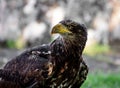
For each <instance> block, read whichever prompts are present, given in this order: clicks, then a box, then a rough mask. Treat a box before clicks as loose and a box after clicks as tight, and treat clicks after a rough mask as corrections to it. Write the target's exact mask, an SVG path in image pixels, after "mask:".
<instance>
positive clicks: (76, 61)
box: [0, 20, 88, 88]
mask: <svg viewBox="0 0 120 88" xmlns="http://www.w3.org/2000/svg"><path fill="white" fill-rule="evenodd" d="M51 33H52V34H54V33H59V34H60V37H58V38H57V39H55V40H54V41H53V42H51V43H50V44H46V45H41V46H37V47H35V48H31V49H28V50H26V51H24V52H23V53H22V54H21V55H19V56H17V57H16V58H14V59H12V60H11V61H9V62H8V63H7V64H6V65H5V67H4V68H3V69H1V70H0V77H1V78H2V80H1V81H0V85H2V84H4V83H11V84H13V85H14V86H19V87H20V88H79V87H80V86H81V85H82V83H83V82H84V81H85V79H86V76H87V73H88V67H87V65H86V64H85V62H84V60H83V58H82V51H83V49H84V47H85V44H86V40H87V31H86V27H85V26H84V25H82V24H79V23H76V22H74V21H71V20H64V21H61V22H60V23H59V24H57V25H55V26H54V27H53V29H52V32H51ZM9 86H10V85H9ZM19 87H9V88H19ZM0 88H6V87H4V86H3V87H0Z"/></svg>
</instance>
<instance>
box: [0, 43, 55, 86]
mask: <svg viewBox="0 0 120 88" xmlns="http://www.w3.org/2000/svg"><path fill="white" fill-rule="evenodd" d="M53 65H54V64H53V62H52V60H51V51H50V48H49V45H43V46H38V47H35V48H32V49H29V50H26V51H25V52H23V53H22V54H21V55H19V56H17V57H16V58H15V59H13V60H11V61H9V62H8V63H7V64H6V65H5V67H4V69H3V72H1V71H0V76H1V77H2V79H3V80H5V81H13V80H14V81H15V82H20V83H21V84H22V85H25V86H26V85H27V86H29V84H34V82H36V81H38V82H39V83H43V82H44V81H45V80H46V79H48V78H49V77H50V76H51V75H52V73H53ZM12 76H13V77H12Z"/></svg>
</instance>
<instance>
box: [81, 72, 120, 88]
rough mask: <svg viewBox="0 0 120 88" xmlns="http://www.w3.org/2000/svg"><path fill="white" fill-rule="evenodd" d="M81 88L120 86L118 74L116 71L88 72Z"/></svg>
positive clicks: (115, 87)
mask: <svg viewBox="0 0 120 88" xmlns="http://www.w3.org/2000/svg"><path fill="white" fill-rule="evenodd" d="M81 88H120V75H119V74H117V73H114V74H113V73H107V74H103V73H98V74H95V73H94V74H89V75H88V77H87V79H86V81H85V83H84V84H83V85H82V87H81Z"/></svg>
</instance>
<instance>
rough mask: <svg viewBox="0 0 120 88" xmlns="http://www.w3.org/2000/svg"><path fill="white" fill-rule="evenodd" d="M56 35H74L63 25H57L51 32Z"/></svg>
mask: <svg viewBox="0 0 120 88" xmlns="http://www.w3.org/2000/svg"><path fill="white" fill-rule="evenodd" d="M56 33H59V34H65V33H72V32H71V31H69V30H68V28H67V27H65V26H64V25H63V24H61V23H59V24H57V25H55V26H54V27H53V28H52V31H51V34H56Z"/></svg>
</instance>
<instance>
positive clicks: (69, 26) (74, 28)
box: [51, 20, 87, 37]
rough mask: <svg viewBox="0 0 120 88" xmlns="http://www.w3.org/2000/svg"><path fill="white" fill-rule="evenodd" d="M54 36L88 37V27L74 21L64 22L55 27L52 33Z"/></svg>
mask: <svg viewBox="0 0 120 88" xmlns="http://www.w3.org/2000/svg"><path fill="white" fill-rule="evenodd" d="M51 33H52V34H56V33H58V34H60V35H62V36H64V37H69V36H83V37H87V32H86V27H85V25H83V24H80V23H77V22H75V21H72V20H63V21H60V22H59V23H58V24H57V25H55V26H54V27H53V29H52V31H51Z"/></svg>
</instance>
